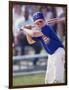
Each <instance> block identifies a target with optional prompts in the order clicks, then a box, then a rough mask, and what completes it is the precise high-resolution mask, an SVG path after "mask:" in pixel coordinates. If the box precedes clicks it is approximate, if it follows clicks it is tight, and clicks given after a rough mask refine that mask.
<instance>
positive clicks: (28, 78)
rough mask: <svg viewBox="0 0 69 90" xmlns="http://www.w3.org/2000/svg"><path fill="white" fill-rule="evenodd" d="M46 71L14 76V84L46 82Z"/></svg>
mask: <svg viewBox="0 0 69 90" xmlns="http://www.w3.org/2000/svg"><path fill="white" fill-rule="evenodd" d="M44 79H45V73H40V74H33V75H23V76H16V77H13V86H23V85H24V86H25V85H38V84H44Z"/></svg>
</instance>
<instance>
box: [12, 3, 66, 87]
mask: <svg viewBox="0 0 69 90" xmlns="http://www.w3.org/2000/svg"><path fill="white" fill-rule="evenodd" d="M37 11H41V12H43V14H44V17H45V20H46V23H47V21H48V20H50V19H53V18H60V19H61V18H66V17H65V14H66V11H65V8H64V7H55V6H51V5H50V6H49V5H20V4H14V5H13V8H12V14H13V26H12V27H13V43H12V47H13V85H14V86H20V85H36V84H37V85H38V84H44V78H45V71H46V67H47V59H48V56H47V53H46V51H45V50H44V48H43V47H42V44H41V43H40V42H36V43H35V44H32V45H29V44H28V42H27V39H26V36H25V34H24V33H22V31H21V27H23V26H26V25H34V23H33V20H32V15H33V13H35V12H37ZM47 24H48V23H47ZM48 25H50V26H51V27H52V28H53V30H54V31H55V33H56V34H57V36H58V38H59V39H60V40H61V42H62V43H63V45H64V46H65V32H66V31H65V28H66V27H65V21H63V22H62V23H54V24H53V23H51V24H48Z"/></svg>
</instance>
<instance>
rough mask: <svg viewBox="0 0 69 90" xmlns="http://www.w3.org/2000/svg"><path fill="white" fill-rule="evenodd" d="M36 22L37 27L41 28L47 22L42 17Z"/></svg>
mask: <svg viewBox="0 0 69 90" xmlns="http://www.w3.org/2000/svg"><path fill="white" fill-rule="evenodd" d="M34 24H35V26H36V27H37V28H39V29H41V28H42V27H43V26H44V24H45V20H43V19H40V20H38V21H36V22H35V23H34Z"/></svg>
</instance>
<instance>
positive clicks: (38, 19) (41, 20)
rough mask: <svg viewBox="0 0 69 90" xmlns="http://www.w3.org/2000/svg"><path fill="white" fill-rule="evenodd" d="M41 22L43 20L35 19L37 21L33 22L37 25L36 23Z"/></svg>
mask: <svg viewBox="0 0 69 90" xmlns="http://www.w3.org/2000/svg"><path fill="white" fill-rule="evenodd" d="M43 20H44V19H37V20H35V21H34V23H37V22H39V21H43Z"/></svg>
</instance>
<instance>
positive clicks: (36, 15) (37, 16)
mask: <svg viewBox="0 0 69 90" xmlns="http://www.w3.org/2000/svg"><path fill="white" fill-rule="evenodd" d="M41 19H44V16H43V13H42V12H36V13H34V14H33V20H34V22H36V21H38V20H41Z"/></svg>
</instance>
